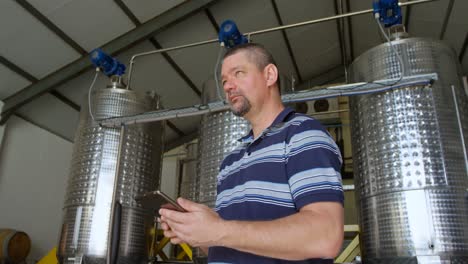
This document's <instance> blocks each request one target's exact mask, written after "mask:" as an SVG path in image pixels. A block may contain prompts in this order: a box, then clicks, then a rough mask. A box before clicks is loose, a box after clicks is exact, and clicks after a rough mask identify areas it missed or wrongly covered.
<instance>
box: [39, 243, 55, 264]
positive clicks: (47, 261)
mask: <svg viewBox="0 0 468 264" xmlns="http://www.w3.org/2000/svg"><path fill="white" fill-rule="evenodd" d="M57 263H58V260H57V248H56V247H54V248H53V249H52V250H51V251H49V253H47V255H45V257H43V258H41V259H40V260H39V262H37V264H57Z"/></svg>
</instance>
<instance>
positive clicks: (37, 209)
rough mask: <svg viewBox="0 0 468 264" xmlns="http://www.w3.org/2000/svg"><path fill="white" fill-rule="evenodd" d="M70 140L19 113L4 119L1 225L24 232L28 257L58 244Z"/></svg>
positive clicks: (40, 254)
mask: <svg viewBox="0 0 468 264" xmlns="http://www.w3.org/2000/svg"><path fill="white" fill-rule="evenodd" d="M71 153H72V143H70V142H68V141H66V140H63V139H62V138H59V137H57V136H55V135H53V134H51V133H49V132H47V131H45V130H43V129H41V128H39V127H37V126H34V125H32V124H30V123H28V122H27V121H24V120H23V119H21V118H19V117H16V116H12V117H11V118H10V119H9V120H8V122H7V123H6V129H5V134H4V138H3V144H2V145H1V149H0V228H13V229H17V230H21V231H24V232H26V233H27V234H28V235H29V236H30V237H31V240H32V248H31V252H30V254H29V257H28V260H29V261H28V262H29V263H31V261H33V260H38V259H40V258H41V257H43V256H44V255H45V254H46V253H47V252H48V251H49V250H50V249H52V247H54V246H55V245H56V244H57V239H58V236H59V232H60V225H61V222H62V207H63V201H64V195H65V186H66V181H67V178H68V168H69V166H70V159H71Z"/></svg>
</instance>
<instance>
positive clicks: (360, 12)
mask: <svg viewBox="0 0 468 264" xmlns="http://www.w3.org/2000/svg"><path fill="white" fill-rule="evenodd" d="M433 1H439V0H415V1H411V2H404V3H398V5H399V6H409V5H415V4H422V3H428V2H433ZM373 11H374V10H373V9H366V10H361V11H356V12H351V13H346V14H341V15H336V16H330V17H324V18H319V19H314V20H309V21H304V22H300V23H295V24H289V25H284V26H279V27H273V28H268V29H263V30H258V31H253V32H249V33H246V34H244V35H245V36H246V37H247V38H248V39H250V37H251V36H253V35H259V34H265V33H269V32H273V31H278V30H284V29H289V28H295V27H301V26H307V25H311V24H317V23H322V22H327V21H331V20H335V19H340V18H345V17H352V16H357V15H363V14H368V13H372V12H373ZM215 42H218V39H210V40H205V41H200V42H195V43H192V44H186V45H180V46H175V47H172V48H165V49H158V50H153V51H148V52H143V53H138V54H135V55H133V56H132V58H131V59H130V63H129V64H130V67H129V70H128V80H127V83H128V87H130V82H131V77H132V70H133V64H134V63H135V59H136V58H137V57H141V56H147V55H151V54H156V53H161V52H167V51H172V50H178V49H185V48H190V47H195V46H201V45H206V44H210V43H215Z"/></svg>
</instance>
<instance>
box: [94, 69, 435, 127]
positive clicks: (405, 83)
mask: <svg viewBox="0 0 468 264" xmlns="http://www.w3.org/2000/svg"><path fill="white" fill-rule="evenodd" d="M399 79H400V78H394V79H385V80H379V81H375V83H364V82H361V83H352V84H345V85H337V86H331V87H328V88H326V89H315V90H306V91H301V92H298V93H291V94H284V95H282V96H281V99H282V101H283V103H297V102H305V101H312V100H318V99H327V98H333V97H338V96H352V95H362V94H370V93H377V92H383V91H387V90H391V89H400V88H403V87H409V86H415V85H429V86H430V85H431V84H432V82H433V81H435V80H437V74H434V73H433V74H421V75H412V76H406V77H403V78H402V79H401V80H400V81H399V83H398V84H396V82H395V81H397V80H399ZM387 85H388V86H387ZM228 109H229V105H227V104H225V103H224V102H219V101H217V102H213V103H209V104H207V105H195V106H191V107H185V108H179V109H171V110H159V111H152V112H146V113H142V114H138V115H133V116H123V117H112V118H107V119H101V120H98V121H99V122H100V125H103V126H109V127H116V126H120V125H132V124H137V123H147V122H155V121H162V120H167V119H172V118H182V117H190V116H197V115H203V114H207V113H212V112H219V111H224V110H228Z"/></svg>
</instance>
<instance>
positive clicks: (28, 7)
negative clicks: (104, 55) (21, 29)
mask: <svg viewBox="0 0 468 264" xmlns="http://www.w3.org/2000/svg"><path fill="white" fill-rule="evenodd" d="M16 3H17V4H19V5H20V6H21V7H22V8H24V9H25V10H26V11H27V12H28V13H29V14H31V15H32V16H33V17H35V18H36V19H37V20H39V21H40V22H41V23H42V24H43V25H44V26H46V27H47V28H48V29H49V30H50V31H52V32H54V33H55V35H57V36H58V37H59V38H61V39H62V40H63V41H65V43H67V44H68V45H70V47H72V48H73V49H74V50H75V51H76V52H78V53H79V54H81V55H82V56H86V54H88V52H87V51H86V50H85V49H84V48H83V47H81V46H80V45H79V44H78V43H76V41H74V40H73V39H72V38H70V37H69V36H68V35H67V34H65V32H63V31H62V30H61V29H60V28H59V27H57V26H56V25H55V24H54V23H52V21H50V20H49V19H48V18H47V17H46V16H44V15H43V14H41V12H39V11H38V10H37V9H36V8H34V6H33V5H31V4H30V3H28V1H26V0H16Z"/></svg>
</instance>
